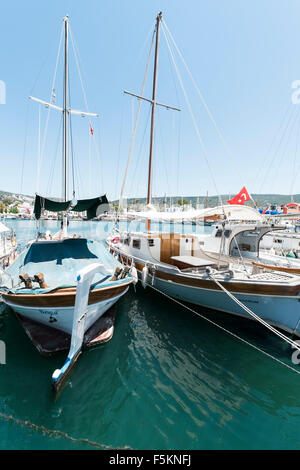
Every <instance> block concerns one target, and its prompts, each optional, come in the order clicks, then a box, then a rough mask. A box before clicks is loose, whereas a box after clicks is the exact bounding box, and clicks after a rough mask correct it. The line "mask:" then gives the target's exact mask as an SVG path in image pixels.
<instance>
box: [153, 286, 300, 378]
mask: <svg viewBox="0 0 300 470" xmlns="http://www.w3.org/2000/svg"><path fill="white" fill-rule="evenodd" d="M145 284H146V285H147V286H149V287H151V289H153V290H155V291H156V292H158V293H159V294H162V295H164V296H165V297H167V298H168V299H170V300H172V301H173V302H175V303H176V304H178V305H180V306H181V307H183V308H185V309H187V310H189V311H190V312H192V313H194V314H195V315H197V316H198V317H200V318H202V319H203V320H206V321H207V322H208V323H210V324H211V325H213V326H215V327H217V328H219V329H220V330H222V331H224V332H225V333H227V334H229V335H231V336H233V337H234V338H235V339H238V340H239V341H241V342H242V343H245V344H247V346H250V347H251V348H253V349H255V350H256V351H259V352H260V353H262V354H264V355H265V356H267V357H269V358H270V359H273V360H274V361H276V362H278V363H279V364H281V365H282V366H284V367H287V368H288V369H290V370H292V371H293V372H296V374H299V375H300V371H299V370H296V369H294V367H291V366H289V365H288V364H286V363H285V362H283V361H281V360H280V359H278V358H277V357H274V356H273V355H272V354H270V353H268V352H266V351H264V350H263V349H261V348H259V347H258V346H255V345H254V344H253V343H250V342H249V341H247V340H246V339H244V338H241V337H240V336H238V335H236V334H235V333H233V332H232V331H230V330H227V328H224V327H223V326H221V325H219V324H218V323H216V322H214V321H213V320H211V319H210V318H207V317H206V316H205V315H202V314H201V313H199V312H197V311H196V310H194V309H192V308H191V307H189V306H188V305H185V304H184V303H182V302H180V301H179V300H177V299H175V298H173V297H171V296H170V295H168V294H166V293H165V292H163V291H161V290H160V289H157V288H156V287H154V286H152V285H151V284H149V283H148V282H146V283H145ZM293 343H294V342H293ZM293 347H296V348H297V349H298V350H299V345H297V344H296V343H294V346H293Z"/></svg>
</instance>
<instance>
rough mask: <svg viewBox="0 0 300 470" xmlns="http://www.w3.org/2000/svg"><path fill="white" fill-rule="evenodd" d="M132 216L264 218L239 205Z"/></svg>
mask: <svg viewBox="0 0 300 470" xmlns="http://www.w3.org/2000/svg"><path fill="white" fill-rule="evenodd" d="M130 215H132V216H134V217H136V218H140V219H148V220H166V221H168V220H174V221H176V220H177V221H178V220H197V219H210V218H211V219H214V218H216V219H223V218H225V217H224V215H226V219H227V220H245V221H249V220H251V221H262V220H263V216H262V215H261V214H260V213H259V212H258V211H257V210H256V209H254V208H253V207H249V206H241V205H239V204H236V205H233V204H230V205H224V206H217V207H209V208H207V209H199V210H189V211H184V212H180V211H176V212H159V211H156V210H153V209H152V210H149V211H144V212H130Z"/></svg>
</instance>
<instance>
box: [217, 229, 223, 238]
mask: <svg viewBox="0 0 300 470" xmlns="http://www.w3.org/2000/svg"><path fill="white" fill-rule="evenodd" d="M221 236H222V229H218V230H217V231H216V237H217V238H220V237H221Z"/></svg>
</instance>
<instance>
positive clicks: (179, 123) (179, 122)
mask: <svg viewBox="0 0 300 470" xmlns="http://www.w3.org/2000/svg"><path fill="white" fill-rule="evenodd" d="M180 152H181V113H180V115H179V121H178V153H177V184H176V186H177V188H176V192H177V194H179V170H180Z"/></svg>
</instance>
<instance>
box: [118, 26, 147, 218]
mask: <svg viewBox="0 0 300 470" xmlns="http://www.w3.org/2000/svg"><path fill="white" fill-rule="evenodd" d="M154 37H155V30H154V31H153V34H152V41H151V46H150V50H149V53H148V59H147V63H146V69H145V75H144V79H143V84H142V90H141V93H140V96H143V95H144V90H145V85H146V79H147V76H148V70H149V64H150V59H151V53H152V48H153V44H154ZM141 107H142V100H139V104H138V108H137V113H136V119H135V124H134V129H133V133H132V137H131V142H130V148H129V154H128V158H127V165H126V169H125V174H124V179H123V184H122V188H121V193H120V200H119V207H118V213H119V211H120V209H121V204H122V198H123V196H124V189H125V184H126V180H127V174H128V168H129V163H130V160H131V156H132V151H133V145H134V141H135V135H136V131H137V126H138V121H139V116H140V111H141Z"/></svg>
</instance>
